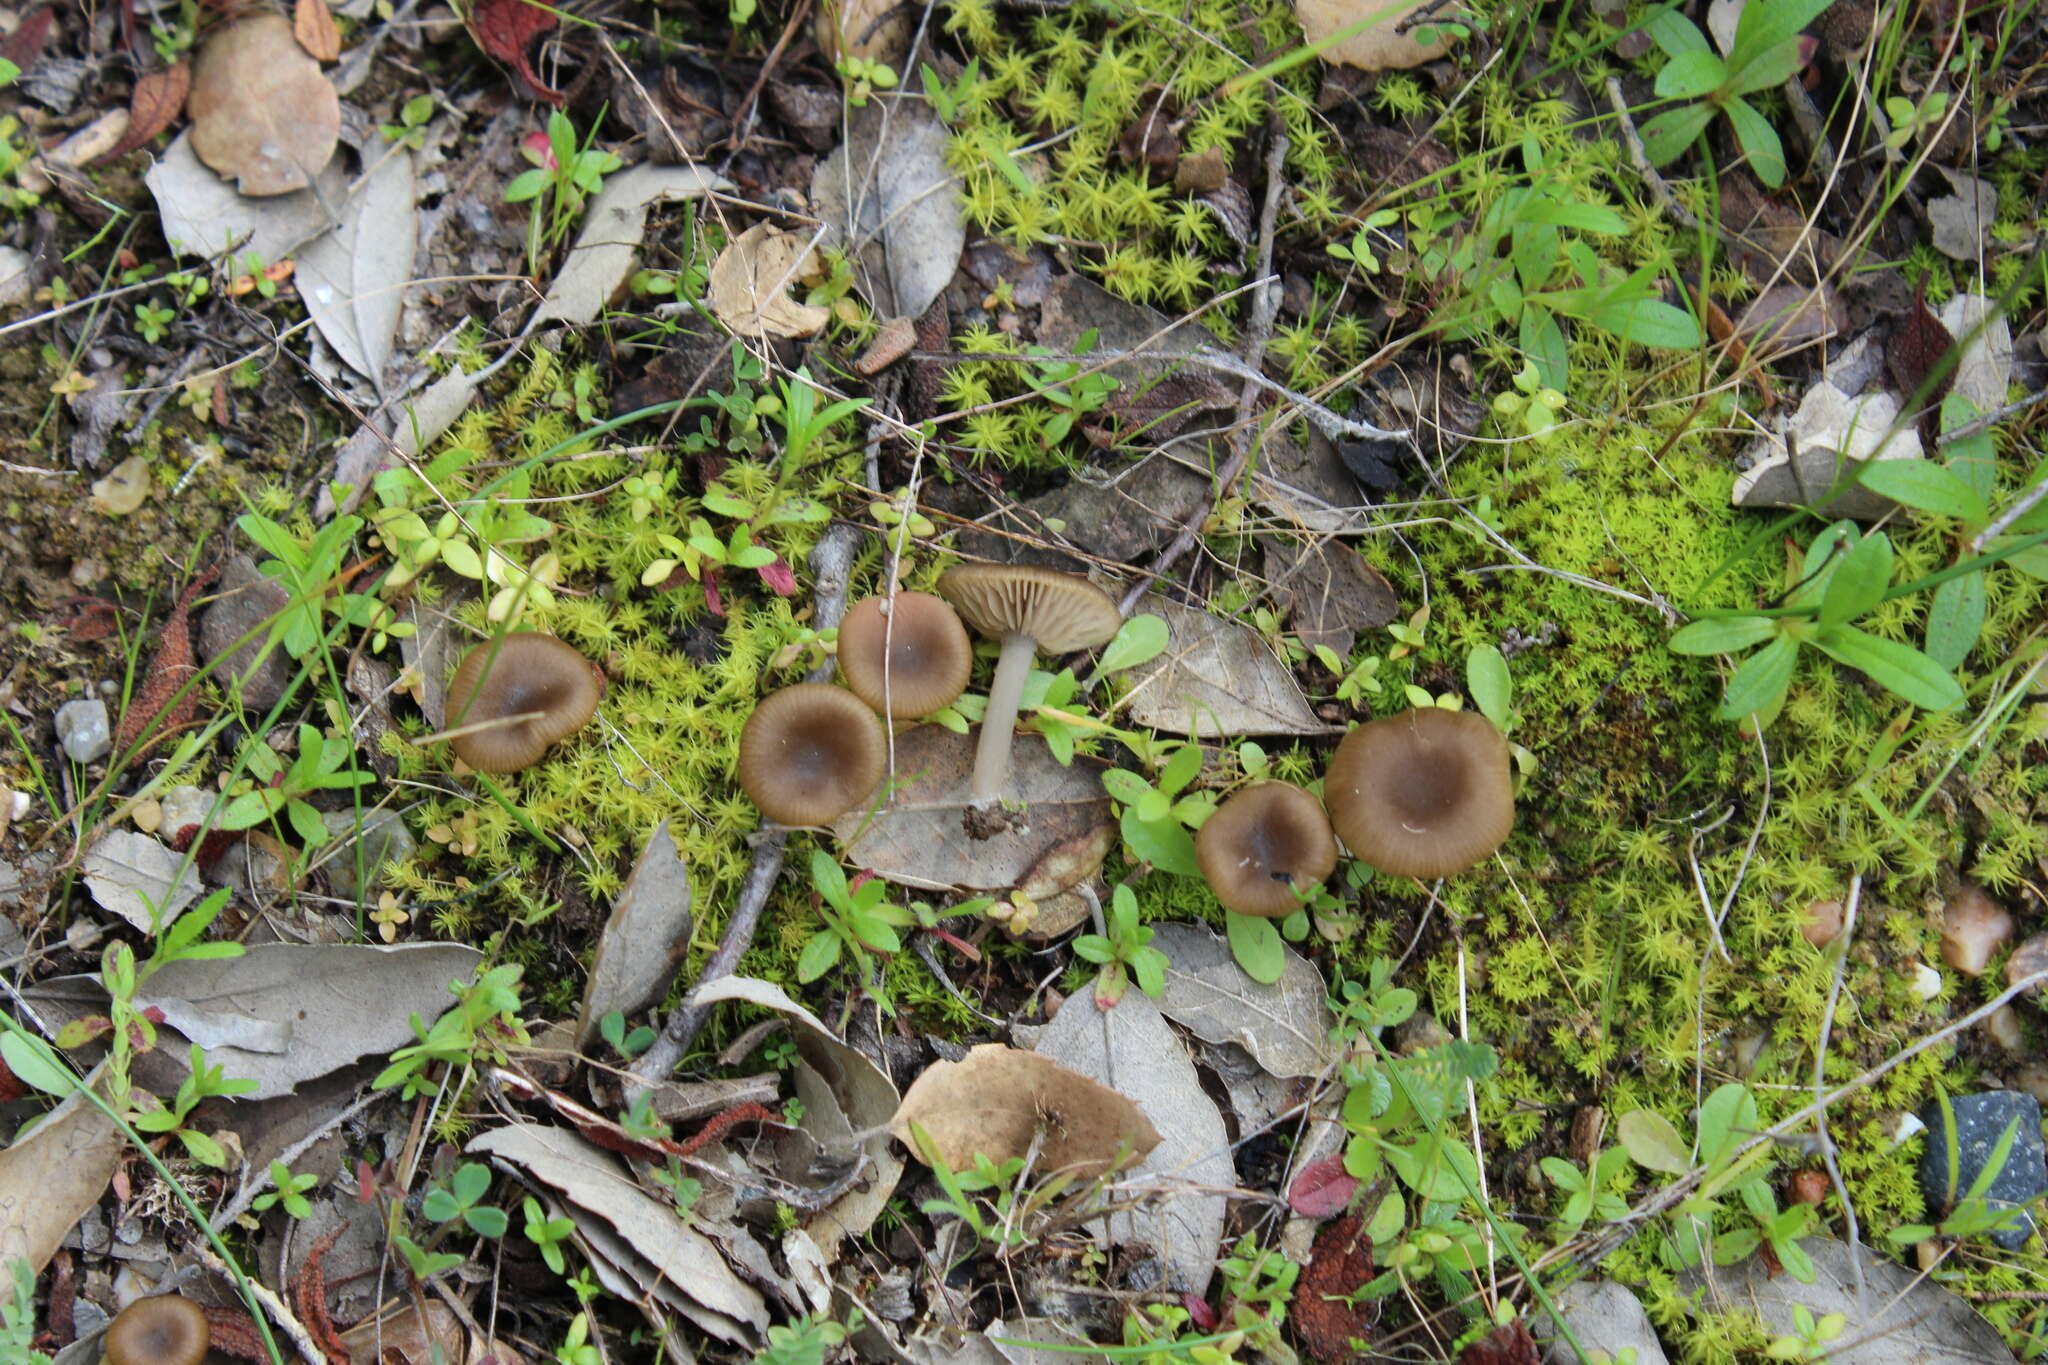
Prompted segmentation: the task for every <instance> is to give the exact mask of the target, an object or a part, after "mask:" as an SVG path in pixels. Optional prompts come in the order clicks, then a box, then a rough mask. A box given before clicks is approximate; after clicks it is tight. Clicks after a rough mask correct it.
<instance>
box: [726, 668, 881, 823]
mask: <svg viewBox="0 0 2048 1365" xmlns="http://www.w3.org/2000/svg"><path fill="white" fill-rule="evenodd" d="M888 765H889V736H888V734H887V732H885V731H884V730H883V729H882V722H881V720H880V719H879V718H878V717H876V715H875V713H874V712H873V711H870V710H869V709H868V708H867V706H866V705H865V704H864V703H863V702H862V701H861V699H860V698H859V697H856V696H854V695H853V693H851V692H848V691H847V690H846V689H845V688H843V687H834V686H832V685H831V684H830V683H814V682H804V683H798V684H796V685H795V686H794V687H785V688H783V689H782V690H781V691H780V692H770V693H769V694H768V695H767V696H765V697H763V698H762V699H761V704H760V705H759V706H757V707H755V708H754V714H753V715H751V716H749V717H747V724H746V727H745V728H744V729H742V730H741V731H740V764H739V768H740V771H739V776H740V786H741V787H742V788H744V789H745V791H746V793H747V795H748V796H750V797H752V798H753V799H754V804H755V805H757V806H759V807H760V808H761V813H762V814H763V815H765V816H767V817H768V818H769V819H770V820H775V821H778V822H780V823H782V824H785V825H822V824H824V823H825V822H826V821H828V820H834V819H837V818H838V817H839V816H841V815H844V814H845V813H846V812H847V811H849V810H851V809H853V807H855V806H857V805H859V804H860V803H861V802H863V801H865V800H866V799H867V798H868V796H869V795H870V794H871V793H872V792H873V791H874V790H875V788H876V787H877V786H878V785H880V783H881V781H882V774H883V772H884V771H886V770H887V768H888Z"/></svg>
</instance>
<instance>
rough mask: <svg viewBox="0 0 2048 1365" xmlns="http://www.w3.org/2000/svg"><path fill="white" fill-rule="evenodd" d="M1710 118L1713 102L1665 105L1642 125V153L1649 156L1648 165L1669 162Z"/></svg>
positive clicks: (1700, 130)
mask: <svg viewBox="0 0 2048 1365" xmlns="http://www.w3.org/2000/svg"><path fill="white" fill-rule="evenodd" d="M1713 121H1714V106H1713V105H1711V104H1687V105H1681V106H1680V107H1678V108H1676V109H1666V110H1665V111H1664V112H1663V113H1661V114H1659V115H1657V116H1656V117H1655V118H1653V119H1651V120H1650V121H1649V122H1648V123H1645V124H1644V125H1643V127H1642V134H1643V154H1644V155H1645V156H1647V157H1649V158H1650V164H1651V165H1652V166H1664V165H1669V164H1670V163H1671V162H1673V161H1676V160H1677V159H1678V158H1679V155H1680V154H1681V153H1683V152H1684V151H1685V149H1686V148H1688V147H1690V146H1692V144H1693V143H1694V142H1696V141H1698V140H1699V135H1700V134H1701V133H1703V132H1705V131H1706V130H1707V125H1708V124H1709V123H1712V122H1713Z"/></svg>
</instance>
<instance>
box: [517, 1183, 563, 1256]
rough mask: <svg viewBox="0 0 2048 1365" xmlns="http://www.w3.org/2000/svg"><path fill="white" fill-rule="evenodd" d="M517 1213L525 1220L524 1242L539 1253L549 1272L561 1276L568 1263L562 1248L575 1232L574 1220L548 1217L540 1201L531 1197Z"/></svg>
mask: <svg viewBox="0 0 2048 1365" xmlns="http://www.w3.org/2000/svg"><path fill="white" fill-rule="evenodd" d="M519 1211H520V1213H522V1214H523V1215H524V1216H525V1218H526V1240H527V1241H529V1242H532V1243H533V1244H534V1246H535V1247H536V1248H537V1249H538V1250H539V1251H540V1258H541V1260H542V1261H544V1262H546V1263H547V1267H548V1269H549V1270H552V1271H554V1272H555V1273H556V1274H557V1275H560V1274H563V1273H564V1272H565V1271H567V1269H568V1266H569V1263H568V1261H567V1260H566V1259H565V1258H564V1257H563V1255H562V1246H563V1244H564V1243H566V1242H567V1241H568V1240H569V1238H570V1236H571V1235H572V1234H573V1233H574V1232H575V1231H576V1220H575V1219H573V1218H550V1217H548V1216H547V1212H546V1210H544V1209H542V1208H541V1206H540V1201H539V1200H538V1199H535V1198H534V1197H533V1196H532V1195H528V1196H526V1199H525V1201H524V1202H522V1203H521V1204H520V1206H519Z"/></svg>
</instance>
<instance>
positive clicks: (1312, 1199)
mask: <svg viewBox="0 0 2048 1365" xmlns="http://www.w3.org/2000/svg"><path fill="white" fill-rule="evenodd" d="M1357 1192H1358V1178H1357V1177H1356V1176H1354V1175H1352V1174H1351V1173H1350V1172H1349V1171H1346V1170H1345V1169H1344V1158H1343V1157H1341V1156H1331V1157H1324V1158H1323V1159H1322V1160H1321V1161H1318V1162H1316V1163H1315V1164H1314V1165H1311V1166H1309V1167H1307V1168H1305V1169H1304V1170H1303V1171H1302V1173H1301V1174H1300V1175H1298V1176H1296V1177H1294V1186H1293V1188H1291V1189H1289V1190H1288V1191H1287V1207H1289V1208H1291V1209H1293V1210H1294V1211H1295V1212H1296V1213H1297V1214H1300V1215H1301V1216H1302V1217H1303V1218H1328V1217H1331V1216H1332V1215H1334V1214H1339V1213H1342V1212H1343V1211H1344V1206H1345V1205H1346V1204H1349V1203H1350V1202H1351V1196H1352V1195H1354V1194H1356V1193H1357Z"/></svg>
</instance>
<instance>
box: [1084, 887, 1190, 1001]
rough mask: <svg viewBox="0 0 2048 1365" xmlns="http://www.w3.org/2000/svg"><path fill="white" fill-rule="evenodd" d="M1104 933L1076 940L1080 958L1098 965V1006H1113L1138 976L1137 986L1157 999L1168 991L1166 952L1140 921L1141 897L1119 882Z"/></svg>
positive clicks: (1096, 997)
mask: <svg viewBox="0 0 2048 1365" xmlns="http://www.w3.org/2000/svg"><path fill="white" fill-rule="evenodd" d="M1105 919H1106V923H1105V925H1104V929H1105V931H1106V932H1104V933H1101V934H1083V935H1081V936H1080V937H1079V938H1077V939H1075V940H1074V953H1075V955H1076V956H1077V957H1080V958H1083V959H1085V960H1086V961H1089V962H1093V963H1096V964H1098V965H1099V966H1100V967H1101V968H1102V970H1101V971H1100V972H1099V973H1097V974H1096V977H1095V1007H1096V1008H1097V1009H1103V1010H1106V1009H1113V1008H1115V1006H1116V1003H1117V1001H1119V1000H1121V999H1123V996H1124V989H1125V988H1126V987H1127V986H1129V985H1130V983H1131V980H1132V979H1133V978H1135V979H1136V980H1137V983H1138V989H1139V990H1141V991H1143V992H1145V994H1147V995H1149V996H1151V997H1152V998H1153V999H1155V1000H1157V999H1158V998H1159V997H1160V996H1162V995H1164V994H1166V968H1167V966H1168V965H1169V964H1168V963H1167V960H1166V954H1165V953H1163V952H1161V951H1160V950H1159V949H1157V948H1154V947H1153V946H1152V930H1151V929H1149V928H1147V927H1146V926H1145V925H1142V924H1140V923H1138V896H1137V893H1136V892H1134V891H1132V890H1131V888H1130V887H1128V886H1123V885H1119V886H1118V887H1117V888H1116V890H1115V891H1113V892H1112V893H1111V894H1110V898H1109V914H1108V915H1107V916H1106V917H1105Z"/></svg>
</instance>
